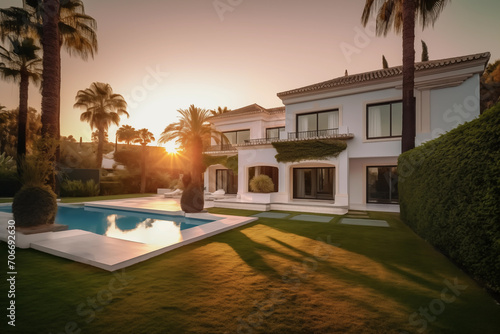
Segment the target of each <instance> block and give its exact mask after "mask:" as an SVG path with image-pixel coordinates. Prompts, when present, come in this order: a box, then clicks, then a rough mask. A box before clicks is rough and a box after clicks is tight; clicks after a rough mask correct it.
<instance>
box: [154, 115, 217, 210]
mask: <svg viewBox="0 0 500 334" xmlns="http://www.w3.org/2000/svg"><path fill="white" fill-rule="evenodd" d="M177 111H178V112H179V114H180V116H181V117H180V119H179V122H177V123H172V124H169V125H168V126H167V127H166V128H165V130H164V131H163V132H162V134H161V136H160V139H159V141H158V142H159V143H166V142H169V141H171V140H175V141H176V143H177V144H179V145H180V146H181V147H183V148H184V151H185V154H186V156H187V158H188V159H189V161H190V164H191V170H190V171H189V173H187V175H185V176H184V179H183V181H185V187H186V189H185V190H184V192H183V193H182V198H181V207H182V210H184V211H185V212H200V211H201V210H203V205H204V200H203V190H202V187H203V184H202V173H203V169H204V166H203V155H202V152H203V143H206V142H210V139H212V138H213V139H214V140H215V141H216V143H219V142H220V138H221V135H222V134H221V133H220V132H219V131H216V130H215V129H214V128H212V126H211V125H210V123H209V122H208V118H209V117H211V111H210V110H206V109H200V108H197V107H195V106H194V105H191V106H190V107H189V109H179V110H177Z"/></svg>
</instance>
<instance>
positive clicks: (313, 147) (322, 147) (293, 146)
mask: <svg viewBox="0 0 500 334" xmlns="http://www.w3.org/2000/svg"><path fill="white" fill-rule="evenodd" d="M272 144H273V147H274V148H275V149H276V151H278V154H276V156H275V158H276V161H278V162H298V161H302V160H325V159H327V158H328V157H337V156H338V155H339V154H340V152H342V151H343V150H345V149H346V148H347V144H346V142H345V141H343V140H337V139H323V140H301V141H290V142H274V143H272Z"/></svg>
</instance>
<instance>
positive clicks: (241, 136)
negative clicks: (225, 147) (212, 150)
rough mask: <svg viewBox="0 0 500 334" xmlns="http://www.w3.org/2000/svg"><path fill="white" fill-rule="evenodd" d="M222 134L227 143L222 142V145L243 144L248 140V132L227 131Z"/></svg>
mask: <svg viewBox="0 0 500 334" xmlns="http://www.w3.org/2000/svg"><path fill="white" fill-rule="evenodd" d="M223 133H224V135H225V136H226V138H227V141H226V140H223V142H224V144H230V145H236V144H243V143H244V142H245V140H249V139H250V130H238V131H228V132H223Z"/></svg>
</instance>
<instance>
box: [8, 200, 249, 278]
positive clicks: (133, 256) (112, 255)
mask: <svg viewBox="0 0 500 334" xmlns="http://www.w3.org/2000/svg"><path fill="white" fill-rule="evenodd" d="M84 205H85V206H89V207H100V208H108V209H121V210H127V209H128V210H133V211H141V212H150V213H158V214H168V215H182V216H184V212H183V211H182V210H181V209H180V205H179V200H178V199H166V198H161V197H142V198H131V199H121V200H109V201H99V202H87V203H84ZM209 205H210V204H209ZM185 216H186V217H191V218H196V219H210V220H214V221H213V222H210V223H206V224H203V225H200V226H196V227H193V228H190V229H187V230H181V231H180V233H179V235H178V236H175V237H174V238H173V239H172V240H170V241H169V242H168V243H167V244H164V245H148V244H143V243H139V242H134V241H127V240H122V239H116V238H112V237H107V236H103V235H98V234H95V233H91V232H87V231H82V230H67V231H60V232H47V233H40V234H38V235H33V236H34V237H31V238H33V239H27V240H24V241H22V240H19V241H20V242H24V243H25V244H28V245H29V247H31V248H33V249H36V250H39V251H42V252H45V253H48V254H51V255H55V256H59V257H63V258H66V259H69V260H73V261H76V262H81V263H85V264H89V265H92V266H94V267H98V268H101V269H104V270H108V271H115V270H119V269H122V268H125V267H128V266H131V265H134V264H136V263H139V262H142V261H145V260H148V259H150V258H152V257H155V256H157V255H160V254H163V253H165V252H168V251H170V250H172V249H175V248H178V247H181V246H184V245H187V244H190V243H193V242H196V241H198V240H202V239H205V238H208V237H210V236H212V235H215V234H219V233H222V232H225V231H228V230H231V229H233V228H236V227H238V226H242V225H245V224H248V223H251V222H253V221H255V220H257V219H258V218H257V217H239V216H227V215H212V214H209V213H196V214H186V215H185ZM0 218H1V222H0V226H2V227H3V226H5V228H1V231H2V232H1V233H0V239H1V240H4V241H5V240H7V235H6V233H4V231H6V226H7V222H8V220H9V219H12V214H5V213H4V214H3V215H2V216H1V217H0ZM19 237H20V236H18V238H17V239H20V238H19ZM25 237H30V236H27V235H23V238H25Z"/></svg>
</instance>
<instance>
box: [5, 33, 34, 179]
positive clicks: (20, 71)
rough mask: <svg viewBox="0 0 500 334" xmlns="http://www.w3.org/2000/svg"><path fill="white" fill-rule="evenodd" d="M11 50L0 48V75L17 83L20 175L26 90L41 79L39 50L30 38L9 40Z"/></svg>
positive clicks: (24, 127) (25, 116)
mask: <svg viewBox="0 0 500 334" xmlns="http://www.w3.org/2000/svg"><path fill="white" fill-rule="evenodd" d="M10 43H11V50H10V51H9V50H7V49H6V48H4V47H3V46H0V60H1V61H2V63H0V75H1V76H2V77H3V78H4V79H7V80H12V81H14V82H19V113H18V121H17V126H18V130H17V156H16V160H17V166H18V169H17V171H18V173H21V168H20V167H21V163H22V161H23V160H24V156H25V155H26V128H27V123H28V88H29V82H30V80H31V81H33V82H34V83H36V84H37V83H39V82H40V79H41V77H42V69H41V66H42V59H41V58H40V57H39V56H38V54H37V51H38V50H39V49H40V48H39V47H38V46H37V45H35V42H34V40H33V39H32V38H25V39H23V40H17V39H14V38H12V37H11V38H10Z"/></svg>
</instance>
